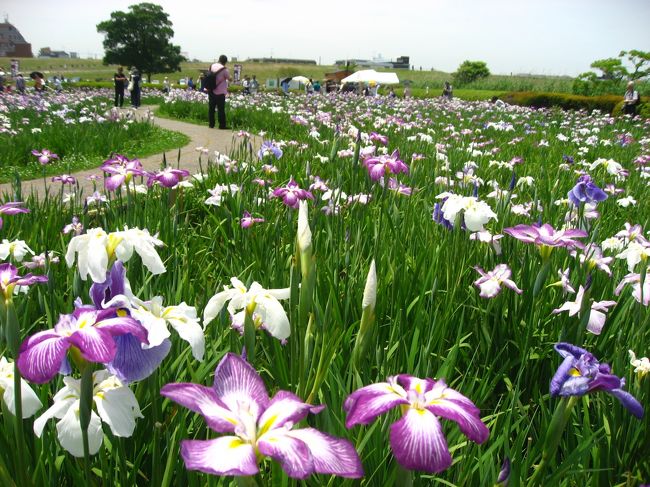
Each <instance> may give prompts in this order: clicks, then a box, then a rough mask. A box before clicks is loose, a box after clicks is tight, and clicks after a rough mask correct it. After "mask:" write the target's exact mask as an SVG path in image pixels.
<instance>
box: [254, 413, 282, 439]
mask: <svg viewBox="0 0 650 487" xmlns="http://www.w3.org/2000/svg"><path fill="white" fill-rule="evenodd" d="M276 419H278V415H277V414H274V415H273V416H271V417H270V418H269V419H267V420H266V421H265V422H264V424H263V425H262V427H261V428H260V432H259V433H258V436H262V435H263V434H264V433H266V432H267V431H268V430H270V429H271V427H272V426H273V423H275V420H276Z"/></svg>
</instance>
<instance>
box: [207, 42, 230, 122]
mask: <svg viewBox="0 0 650 487" xmlns="http://www.w3.org/2000/svg"><path fill="white" fill-rule="evenodd" d="M227 62H228V58H227V57H226V56H225V55H224V54H222V55H221V56H219V62H216V63H214V64H213V65H212V66H210V72H211V73H214V75H213V76H214V78H215V80H214V86H215V87H214V88H213V89H212V90H208V121H209V125H210V128H214V109H215V108H216V109H217V118H218V119H219V128H220V129H226V128H227V127H226V93H227V92H228V81H230V72H229V71H228V68H226V63H227Z"/></svg>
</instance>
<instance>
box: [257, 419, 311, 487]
mask: <svg viewBox="0 0 650 487" xmlns="http://www.w3.org/2000/svg"><path fill="white" fill-rule="evenodd" d="M287 433H288V431H286V430H284V429H283V430H273V431H270V432H268V433H266V434H264V435H262V436H261V437H260V438H259V439H258V440H257V449H258V450H259V451H260V453H261V454H262V455H265V456H267V457H271V458H273V459H274V460H276V461H278V462H280V465H281V466H282V470H284V471H285V472H286V474H287V475H288V476H289V477H292V478H294V479H305V478H307V477H309V476H310V475H311V474H313V473H314V459H313V457H312V454H311V451H310V449H309V447H308V446H307V445H306V444H305V442H304V441H302V440H300V439H298V438H294V437H292V436H289V435H288V434H287Z"/></svg>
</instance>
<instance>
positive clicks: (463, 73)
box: [454, 61, 490, 85]
mask: <svg viewBox="0 0 650 487" xmlns="http://www.w3.org/2000/svg"><path fill="white" fill-rule="evenodd" d="M488 76H490V70H489V69H488V67H487V64H485V63H484V62H483V61H463V64H461V65H460V66H458V69H457V70H456V72H455V73H454V83H456V84H457V85H466V84H467V83H471V82H472V81H476V80H477V79H481V78H487V77H488Z"/></svg>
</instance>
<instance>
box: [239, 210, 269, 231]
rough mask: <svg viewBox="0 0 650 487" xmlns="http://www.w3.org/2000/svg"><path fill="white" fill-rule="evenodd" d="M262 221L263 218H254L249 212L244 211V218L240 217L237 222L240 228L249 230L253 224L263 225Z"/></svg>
mask: <svg viewBox="0 0 650 487" xmlns="http://www.w3.org/2000/svg"><path fill="white" fill-rule="evenodd" d="M264 221H265V220H264V218H254V217H252V216H251V214H250V213H249V212H247V211H245V212H244V216H242V217H241V220H240V221H239V224H240V225H241V227H242V228H250V227H252V226H253V225H254V224H255V223H263V222H264Z"/></svg>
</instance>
